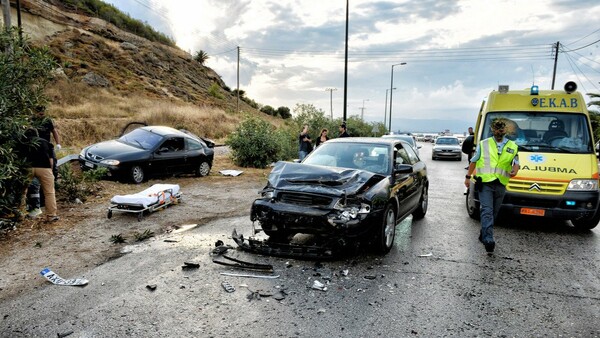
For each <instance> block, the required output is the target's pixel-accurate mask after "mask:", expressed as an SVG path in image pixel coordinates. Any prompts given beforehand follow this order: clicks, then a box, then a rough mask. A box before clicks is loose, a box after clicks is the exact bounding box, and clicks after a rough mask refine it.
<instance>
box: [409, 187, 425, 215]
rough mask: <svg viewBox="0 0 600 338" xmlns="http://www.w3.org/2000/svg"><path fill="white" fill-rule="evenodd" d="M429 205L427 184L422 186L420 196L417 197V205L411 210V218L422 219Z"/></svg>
mask: <svg viewBox="0 0 600 338" xmlns="http://www.w3.org/2000/svg"><path fill="white" fill-rule="evenodd" d="M428 205H429V188H428V187H427V186H424V187H423V191H422V192H421V198H419V205H418V206H417V208H416V209H415V211H413V213H412V215H413V219H423V217H425V214H426V213H427V207H428Z"/></svg>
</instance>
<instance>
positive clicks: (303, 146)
mask: <svg viewBox="0 0 600 338" xmlns="http://www.w3.org/2000/svg"><path fill="white" fill-rule="evenodd" d="M312 148H313V147H312V141H311V139H310V135H308V124H305V125H304V129H302V132H300V136H298V158H299V159H300V161H302V160H303V159H304V158H305V157H306V155H308V153H310V152H311V151H312Z"/></svg>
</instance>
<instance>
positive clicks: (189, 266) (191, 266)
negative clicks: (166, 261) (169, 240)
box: [181, 262, 200, 270]
mask: <svg viewBox="0 0 600 338" xmlns="http://www.w3.org/2000/svg"><path fill="white" fill-rule="evenodd" d="M199 267H200V263H193V262H183V265H182V266H181V269H183V270H187V269H198V268H199Z"/></svg>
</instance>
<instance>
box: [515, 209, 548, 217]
mask: <svg viewBox="0 0 600 338" xmlns="http://www.w3.org/2000/svg"><path fill="white" fill-rule="evenodd" d="M545 213H546V210H544V209H531V208H521V215H530V216H544V214H545Z"/></svg>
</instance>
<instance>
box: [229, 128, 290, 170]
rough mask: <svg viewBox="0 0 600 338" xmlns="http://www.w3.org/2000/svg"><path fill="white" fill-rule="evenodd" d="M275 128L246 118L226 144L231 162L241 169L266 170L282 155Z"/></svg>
mask: <svg viewBox="0 0 600 338" xmlns="http://www.w3.org/2000/svg"><path fill="white" fill-rule="evenodd" d="M274 129H275V127H273V125H271V124H269V123H268V122H266V121H264V120H260V119H258V118H255V117H247V118H246V119H245V120H244V121H242V123H240V126H239V127H238V129H237V130H236V131H235V132H233V133H231V134H230V135H229V137H228V138H227V140H226V142H225V143H226V144H227V145H228V146H230V147H231V152H232V159H233V162H234V163H235V164H237V165H239V166H241V167H254V168H266V167H267V165H269V164H270V163H272V162H275V161H277V160H278V158H277V156H278V155H281V153H282V146H281V144H280V143H279V139H280V138H281V137H280V136H279V137H278V136H277V135H278V134H277V133H275V132H274V131H275V130H274Z"/></svg>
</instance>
